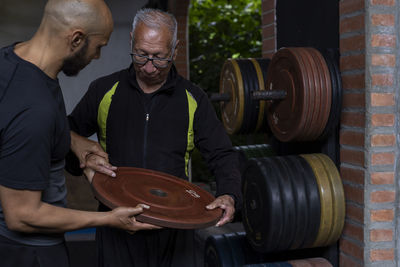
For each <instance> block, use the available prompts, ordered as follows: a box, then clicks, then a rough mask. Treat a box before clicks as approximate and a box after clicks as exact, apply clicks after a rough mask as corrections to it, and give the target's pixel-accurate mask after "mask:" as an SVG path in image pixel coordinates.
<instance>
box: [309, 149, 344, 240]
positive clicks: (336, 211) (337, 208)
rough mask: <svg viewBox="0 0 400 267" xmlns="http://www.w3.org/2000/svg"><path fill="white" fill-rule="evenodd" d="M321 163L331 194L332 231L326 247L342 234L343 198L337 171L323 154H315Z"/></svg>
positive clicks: (341, 185)
mask: <svg viewBox="0 0 400 267" xmlns="http://www.w3.org/2000/svg"><path fill="white" fill-rule="evenodd" d="M315 156H316V157H317V158H318V159H319V160H320V161H321V163H322V165H323V166H324V168H325V171H326V173H327V175H328V178H329V182H330V186H331V189H332V193H333V206H332V208H333V221H332V226H333V229H332V231H331V233H330V235H329V237H328V239H327V240H326V244H325V245H326V246H327V245H331V244H333V243H335V242H336V241H337V240H338V239H339V237H340V235H341V234H342V230H343V226H344V220H345V196H344V190H343V184H342V180H341V178H340V174H339V171H338V170H337V168H336V166H335V164H334V163H333V161H332V160H331V159H330V158H329V157H328V156H327V155H325V154H315Z"/></svg>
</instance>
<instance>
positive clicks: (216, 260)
mask: <svg viewBox="0 0 400 267" xmlns="http://www.w3.org/2000/svg"><path fill="white" fill-rule="evenodd" d="M245 235H246V233H245V232H236V233H229V234H222V235H212V236H209V237H208V238H207V240H206V244H205V253H204V266H206V267H232V266H243V265H244V264H254V263H260V262H264V261H265V260H266V259H265V257H264V256H263V254H262V253H258V252H256V251H254V250H253V249H252V248H251V246H250V245H249V244H248V242H247V240H246V236H245Z"/></svg>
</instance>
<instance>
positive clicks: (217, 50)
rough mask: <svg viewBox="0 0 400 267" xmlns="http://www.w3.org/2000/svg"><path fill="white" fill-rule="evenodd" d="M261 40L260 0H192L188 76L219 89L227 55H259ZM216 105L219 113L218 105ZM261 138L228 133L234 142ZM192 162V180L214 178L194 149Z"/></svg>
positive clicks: (244, 56) (214, 90) (215, 89)
mask: <svg viewBox="0 0 400 267" xmlns="http://www.w3.org/2000/svg"><path fill="white" fill-rule="evenodd" d="M261 44H262V43H261V0H230V1H229V0H192V1H191V6H190V11H189V51H190V52H189V53H190V54H189V57H190V80H191V81H192V82H194V83H196V84H198V85H199V86H200V87H201V88H203V89H204V90H205V91H208V93H211V92H218V91H219V79H220V73H221V70H222V66H223V64H224V62H225V61H226V60H227V59H228V58H259V57H261ZM215 107H216V111H217V114H219V110H218V105H215ZM260 139H262V137H261V138H260V137H257V138H254V136H252V135H247V136H244V135H241V136H239V135H237V136H231V140H232V143H233V145H242V144H248V143H254V142H257V141H259V140H260ZM261 142H262V141H261ZM192 162H193V180H194V181H203V182H207V181H212V180H214V178H213V177H212V176H211V174H210V173H209V172H208V169H207V167H206V165H205V163H204V162H203V161H202V159H201V155H200V153H199V152H198V151H197V150H195V151H194V152H193V154H192Z"/></svg>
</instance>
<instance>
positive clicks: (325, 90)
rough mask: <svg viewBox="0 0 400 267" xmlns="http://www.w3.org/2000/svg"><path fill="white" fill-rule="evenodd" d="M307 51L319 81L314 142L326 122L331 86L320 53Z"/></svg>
mask: <svg viewBox="0 0 400 267" xmlns="http://www.w3.org/2000/svg"><path fill="white" fill-rule="evenodd" d="M307 50H308V51H309V53H310V55H311V56H312V59H313V60H314V62H315V65H316V70H318V76H319V80H320V86H319V87H318V88H317V89H318V91H319V92H320V99H319V100H318V101H316V103H318V107H317V108H318V110H319V115H320V116H319V117H318V121H316V122H315V125H317V126H318V128H317V129H316V132H315V134H314V135H313V136H312V140H315V139H316V138H317V137H319V136H320V135H321V133H322V132H323V130H324V129H325V126H326V124H327V122H328V118H329V114H330V110H331V103H332V85H331V80H330V73H329V69H328V66H327V64H326V62H325V60H324V58H323V56H322V55H321V53H320V52H319V51H318V50H316V49H315V48H307Z"/></svg>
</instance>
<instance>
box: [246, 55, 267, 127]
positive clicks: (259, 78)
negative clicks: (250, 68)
mask: <svg viewBox="0 0 400 267" xmlns="http://www.w3.org/2000/svg"><path fill="white" fill-rule="evenodd" d="M250 60H251V63H253V65H254V69H255V71H256V74H257V81H258V89H257V90H258V91H261V90H265V83H264V75H263V72H262V69H261V66H260V63H259V61H258V60H257V59H255V58H251V59H250ZM268 62H269V61H268ZM266 64H268V63H266ZM258 102H259V103H258V104H259V112H258V118H257V125H256V129H255V131H256V132H257V131H259V130H260V128H261V127H262V126H263V125H264V124H265V122H264V108H265V101H261V100H260V101H258Z"/></svg>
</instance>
